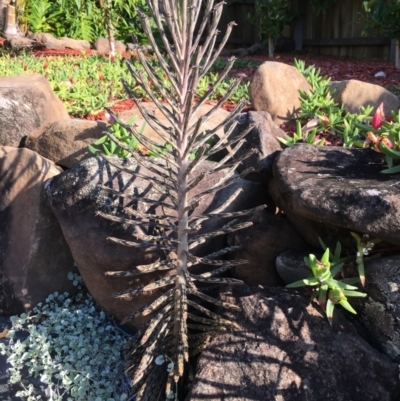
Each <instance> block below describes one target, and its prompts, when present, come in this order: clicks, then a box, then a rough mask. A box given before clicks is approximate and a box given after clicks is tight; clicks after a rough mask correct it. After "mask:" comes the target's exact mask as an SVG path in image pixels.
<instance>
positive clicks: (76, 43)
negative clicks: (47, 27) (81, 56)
mask: <svg viewBox="0 0 400 401" xmlns="http://www.w3.org/2000/svg"><path fill="white" fill-rule="evenodd" d="M60 40H61V42H62V43H63V45H64V46H65V47H66V48H67V49H72V50H82V51H83V50H90V43H89V42H88V41H87V40H81V39H71V38H67V37H65V36H63V37H62V38H60Z"/></svg>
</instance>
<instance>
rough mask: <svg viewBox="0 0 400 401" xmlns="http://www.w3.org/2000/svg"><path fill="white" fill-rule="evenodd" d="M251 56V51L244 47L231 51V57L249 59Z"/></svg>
mask: <svg viewBox="0 0 400 401" xmlns="http://www.w3.org/2000/svg"><path fill="white" fill-rule="evenodd" d="M249 54H250V53H249V51H248V50H247V49H244V48H243V47H240V48H239V49H232V50H231V56H235V57H247V56H248V55H249Z"/></svg>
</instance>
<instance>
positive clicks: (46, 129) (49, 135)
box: [24, 118, 107, 168]
mask: <svg viewBox="0 0 400 401" xmlns="http://www.w3.org/2000/svg"><path fill="white" fill-rule="evenodd" d="M106 128H107V124H106V123H105V122H103V121H87V120H78V119H70V118H69V119H68V120H60V121H56V122H54V123H51V124H46V125H42V126H40V127H39V128H37V129H36V130H34V131H32V132H31V133H30V134H29V135H28V137H27V138H26V141H25V144H24V147H26V148H28V149H31V150H34V151H35V152H37V153H39V154H40V155H41V156H43V157H46V158H47V159H49V160H51V161H53V162H54V163H56V164H58V165H60V166H63V167H67V168H71V167H73V166H75V165H76V164H77V163H79V162H80V161H82V160H83V159H87V158H88V157H92V156H93V154H92V153H90V152H89V150H88V145H91V144H93V142H95V141H96V140H97V139H99V138H101V137H102V136H104V135H105V134H104V131H105V130H106Z"/></svg>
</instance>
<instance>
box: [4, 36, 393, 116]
mask: <svg viewBox="0 0 400 401" xmlns="http://www.w3.org/2000/svg"><path fill="white" fill-rule="evenodd" d="M1 42H2V41H1V39H0V46H1V45H2V43H1ZM85 53H86V54H87V55H91V54H93V53H94V52H93V51H92V50H87V51H85ZM33 54H34V55H35V56H37V57H46V56H63V55H76V56H79V55H82V52H81V51H76V50H71V49H65V50H34V51H33ZM123 57H124V58H130V57H131V53H125V54H123ZM246 59H249V60H250V61H261V62H263V61H268V60H270V59H269V58H268V57H267V56H250V57H246ZM294 59H300V60H304V61H305V64H306V66H309V65H315V66H316V67H317V68H320V69H321V74H322V75H326V76H329V77H330V78H331V80H332V81H342V80H347V79H358V80H360V81H365V82H370V83H375V84H379V85H382V86H389V85H390V86H397V87H400V70H397V69H396V68H395V66H394V62H393V61H386V60H353V59H348V58H340V57H333V56H316V55H308V54H279V55H276V57H275V58H274V61H279V62H282V63H286V64H289V65H293V63H294ZM255 70H256V67H249V68H240V69H234V70H231V72H230V74H229V75H230V76H236V75H239V74H245V76H246V79H251V77H252V76H253V74H254V72H255ZM380 71H383V72H384V73H385V74H386V77H384V78H375V77H374V75H375V74H376V73H377V72H380ZM209 103H210V104H215V102H212V101H211V102H209ZM133 105H134V102H133V101H132V100H129V99H128V100H123V101H120V102H118V103H117V104H115V105H114V106H113V107H112V110H113V111H114V112H117V113H119V112H122V111H124V110H129V109H131V108H132V107H133ZM235 106H236V105H235V104H232V103H225V104H224V105H223V108H224V109H225V110H228V111H231V110H232V109H233V108H234V107H235ZM248 110H251V107H246V109H245V111H248ZM87 119H89V120H104V119H105V112H101V113H99V114H97V115H91V116H88V117H87Z"/></svg>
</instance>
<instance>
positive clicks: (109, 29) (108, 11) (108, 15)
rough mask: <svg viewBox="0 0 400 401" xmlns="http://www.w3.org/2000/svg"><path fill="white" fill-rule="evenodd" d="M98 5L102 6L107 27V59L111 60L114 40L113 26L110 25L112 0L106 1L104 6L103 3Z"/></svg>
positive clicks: (113, 51)
mask: <svg viewBox="0 0 400 401" xmlns="http://www.w3.org/2000/svg"><path fill="white" fill-rule="evenodd" d="M100 4H101V5H102V6H103V10H104V17H105V22H106V25H107V34H108V43H109V46H110V52H109V57H110V59H111V60H114V59H115V39H114V26H113V23H112V12H111V11H112V0H107V3H106V4H105V5H104V1H101V2H100Z"/></svg>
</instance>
